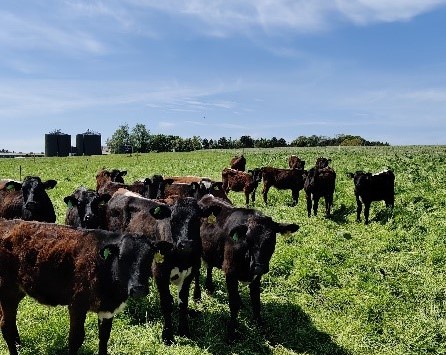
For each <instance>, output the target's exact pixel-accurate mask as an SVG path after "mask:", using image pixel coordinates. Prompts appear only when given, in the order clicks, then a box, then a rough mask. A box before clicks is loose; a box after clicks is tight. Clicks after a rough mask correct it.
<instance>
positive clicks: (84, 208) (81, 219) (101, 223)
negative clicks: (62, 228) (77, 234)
mask: <svg viewBox="0 0 446 355" xmlns="http://www.w3.org/2000/svg"><path fill="white" fill-rule="evenodd" d="M110 198H111V196H110V195H109V194H102V195H101V194H98V193H97V192H96V191H94V190H91V189H86V188H85V187H83V186H81V187H79V188H77V189H76V190H75V191H74V192H73V193H72V194H71V195H69V196H67V197H65V198H64V202H65V203H66V204H67V207H68V208H67V212H66V216H65V224H67V225H69V226H73V227H78V228H90V229H92V228H99V229H106V228H107V219H106V204H107V202H108V200H110Z"/></svg>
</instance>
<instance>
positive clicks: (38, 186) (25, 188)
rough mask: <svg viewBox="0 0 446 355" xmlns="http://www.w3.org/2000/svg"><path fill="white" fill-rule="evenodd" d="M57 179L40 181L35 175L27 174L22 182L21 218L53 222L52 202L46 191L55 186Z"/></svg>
mask: <svg viewBox="0 0 446 355" xmlns="http://www.w3.org/2000/svg"><path fill="white" fill-rule="evenodd" d="M56 184H57V181H55V180H47V181H44V182H42V180H40V178H39V177H37V176H27V177H25V179H24V180H23V183H22V195H23V205H22V218H23V219H24V220H28V221H41V222H55V221H56V214H55V213H54V207H53V204H52V202H51V200H50V198H49V196H48V194H47V193H46V190H47V189H52V188H54V186H56Z"/></svg>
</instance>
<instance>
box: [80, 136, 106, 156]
mask: <svg viewBox="0 0 446 355" xmlns="http://www.w3.org/2000/svg"><path fill="white" fill-rule="evenodd" d="M76 149H77V155H101V154H102V147H101V135H100V134H99V133H96V132H92V131H90V130H87V132H85V133H81V134H77V135H76Z"/></svg>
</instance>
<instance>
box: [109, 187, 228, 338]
mask: <svg viewBox="0 0 446 355" xmlns="http://www.w3.org/2000/svg"><path fill="white" fill-rule="evenodd" d="M161 207H162V208H161ZM166 208H167V212H166ZM219 210H220V208H219V207H218V206H217V207H215V206H211V207H200V206H199V205H198V203H197V200H196V199H194V198H192V197H183V198H178V199H177V200H176V201H175V203H174V204H173V205H172V206H168V205H165V204H162V203H160V202H159V201H156V200H150V199H146V198H143V197H141V196H138V195H136V194H134V193H132V192H130V191H126V190H118V192H116V193H115V194H114V195H113V196H112V198H111V199H110V201H109V202H108V213H109V214H110V219H109V229H110V230H117V231H121V232H127V233H144V234H148V233H150V235H152V233H153V235H155V238H156V240H157V241H164V242H166V245H168V247H165V248H164V249H163V250H162V251H160V253H158V254H157V255H155V258H154V263H153V265H152V273H153V277H154V279H155V282H156V285H157V289H158V292H159V298H160V306H161V311H162V314H163V318H164V325H163V331H162V340H163V342H164V343H165V344H167V345H169V344H172V343H173V342H174V331H173V323H172V312H173V297H172V295H171V293H170V289H169V285H170V284H171V283H173V284H174V285H176V286H177V290H178V306H179V322H178V333H179V335H183V336H188V337H189V336H190V329H189V322H188V302H189V290H190V285H191V282H192V280H193V278H194V276H195V275H196V274H198V273H199V269H200V265H201V259H200V256H201V239H200V218H201V217H207V216H209V215H210V214H211V213H213V214H214V215H216V214H218V212H219ZM156 213H161V214H162V217H164V216H166V217H169V218H165V219H163V220H162V221H161V220H155V219H154V218H151V215H152V216H153V215H156ZM196 288H197V285H196ZM198 292H199V289H198V291H197V290H196V289H195V290H194V298H197V297H196V296H195V294H196V293H198Z"/></svg>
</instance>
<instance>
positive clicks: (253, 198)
mask: <svg viewBox="0 0 446 355" xmlns="http://www.w3.org/2000/svg"><path fill="white" fill-rule="evenodd" d="M256 191H257V188H254V189H253V190H252V192H251V202H252V205H253V206H254V202H256Z"/></svg>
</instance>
